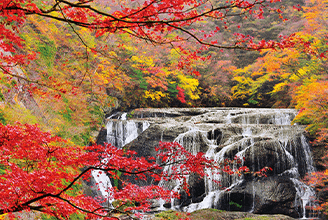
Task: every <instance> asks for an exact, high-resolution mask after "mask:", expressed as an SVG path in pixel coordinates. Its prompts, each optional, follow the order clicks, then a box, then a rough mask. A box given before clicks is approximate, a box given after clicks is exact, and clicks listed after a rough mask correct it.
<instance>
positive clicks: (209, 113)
mask: <svg viewBox="0 0 328 220" xmlns="http://www.w3.org/2000/svg"><path fill="white" fill-rule="evenodd" d="M147 111H148V112H147ZM147 111H140V112H137V111H136V113H135V115H134V116H133V117H134V118H135V119H136V118H138V119H139V118H142V117H147V120H135V119H134V120H131V119H130V118H129V119H128V117H127V114H121V115H120V116H116V117H117V118H116V119H108V122H107V125H106V128H107V142H108V143H111V144H112V145H114V146H116V147H118V148H122V147H123V146H125V145H126V144H128V143H130V142H131V141H133V140H135V139H136V138H137V137H138V136H140V135H141V136H142V133H143V131H145V130H146V129H147V128H149V127H150V125H151V124H156V125H157V127H156V129H159V130H156V132H160V133H159V134H158V135H157V136H158V138H159V139H158V141H162V140H164V141H176V142H178V143H180V144H181V145H182V146H183V147H184V148H185V149H187V150H188V151H189V152H191V153H193V154H196V153H198V152H200V151H202V150H203V151H204V149H206V150H205V151H204V153H205V156H206V157H207V158H210V159H213V160H215V161H216V162H217V163H222V162H223V161H224V159H225V158H234V157H235V156H238V157H239V158H241V159H242V163H241V164H233V169H238V167H239V166H243V165H245V166H248V167H249V169H250V170H251V171H252V172H256V171H258V170H259V169H261V168H263V167H265V166H270V167H271V168H272V172H271V173H269V174H268V176H269V177H268V178H267V179H260V178H258V177H255V175H253V176H252V175H250V174H247V175H228V174H226V173H222V172H220V170H210V169H207V170H206V173H207V177H206V178H205V179H204V183H205V184H204V185H205V189H204V195H202V200H201V201H198V202H193V201H192V199H191V202H189V204H187V205H184V206H181V205H179V201H174V200H173V199H172V200H171V205H170V206H171V208H172V209H179V210H183V211H186V212H192V211H195V210H198V209H203V208H220V209H228V210H230V209H235V208H236V207H237V208H238V207H242V208H240V210H242V211H248V212H254V213H261V212H265V210H264V211H263V210H262V209H261V207H260V206H261V205H262V204H261V201H262V200H261V198H262V197H263V199H264V200H265V199H266V200H270V199H271V200H272V201H271V200H270V201H271V203H272V204H274V200H275V199H276V198H271V197H270V196H269V195H271V194H270V193H271V192H269V191H268V192H266V189H265V187H264V183H265V184H267V183H269V184H274V182H275V181H276V182H279V181H280V182H281V184H286V186H290V187H293V188H294V189H293V190H294V191H293V190H290V191H291V192H294V194H293V193H290V196H291V198H294V206H293V205H292V206H293V207H294V209H295V210H294V211H295V213H298V216H299V217H301V218H306V217H312V216H311V215H313V214H314V213H313V211H312V214H311V210H313V207H314V206H315V202H314V200H315V192H314V190H313V189H312V188H311V187H309V186H307V185H305V184H304V183H302V182H301V181H300V179H301V178H302V177H304V175H305V174H306V173H311V172H314V171H315V168H314V166H313V161H312V157H311V151H310V145H309V144H308V141H307V140H306V137H305V136H304V127H302V126H298V125H291V121H292V119H293V118H294V117H295V116H296V111H295V110H292V109H237V108H231V109H218V108H213V109H200V110H199V112H201V113H199V114H196V113H194V112H193V113H192V114H193V115H192V116H190V115H188V111H189V112H190V111H191V110H190V109H189V110H188V109H182V110H179V109H167V110H156V109H155V110H147ZM152 111H153V112H152ZM184 114H187V116H184ZM165 115H166V116H167V117H165ZM169 115H177V117H168V116H169ZM179 115H180V117H178V116H179ZM147 121H148V122H147ZM177 127H179V129H175V128H177ZM151 129H155V127H151ZM161 129H162V130H161ZM179 130H180V132H178V133H176V136H175V138H174V139H170V140H167V134H168V132H173V131H174V132H176V131H179ZM154 132H155V131H154ZM170 135H171V133H170ZM133 143H134V142H133ZM143 143H144V142H143ZM152 143H153V142H152ZM136 145H138V142H136ZM204 146H205V147H204ZM140 147H142V146H140ZM169 169H170V168H169V167H168V168H166V171H168V172H169ZM93 174H94V177H95V180H96V181H97V183H101V184H100V190H101V193H102V194H103V195H104V196H105V197H106V196H107V197H109V195H108V188H110V187H111V185H110V180H109V178H108V176H107V175H105V174H102V175H100V174H99V173H93ZM261 181H262V182H263V183H262V182H261ZM270 181H271V182H270ZM159 184H160V185H161V186H165V184H167V183H165V182H164V181H161V182H160V183H159ZM179 184H180V183H179V182H175V183H173V184H172V182H170V183H169V184H168V185H167V187H168V188H169V189H173V190H178V188H179ZM101 187H102V188H101ZM261 187H262V188H261ZM270 187H271V188H270ZM270 187H269V188H270V190H275V189H276V188H277V187H278V185H277V186H275V185H272V186H271V185H270ZM242 189H243V190H244V191H242ZM261 190H262V191H261ZM106 193H107V194H106ZM278 193H280V192H278ZM282 193H283V192H282ZM276 196H277V198H278V197H279V196H280V197H281V196H283V195H280V194H279V195H276ZM280 197H279V198H280ZM237 199H239V200H237ZM260 200H261V201H260ZM164 203H165V202H164V201H162V200H160V201H159V207H158V209H157V210H165V209H166V208H164V205H165V204H164ZM223 203H225V204H223ZM238 203H239V204H238ZM311 207H312V208H311ZM272 210H274V208H272ZM272 210H271V211H268V212H276V211H272ZM309 210H310V211H309ZM293 215H296V214H293Z"/></svg>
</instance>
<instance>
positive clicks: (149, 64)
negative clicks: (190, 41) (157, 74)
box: [131, 55, 155, 67]
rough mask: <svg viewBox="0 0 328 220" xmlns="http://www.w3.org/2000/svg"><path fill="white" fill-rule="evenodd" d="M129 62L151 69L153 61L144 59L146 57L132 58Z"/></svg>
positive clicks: (147, 58)
mask: <svg viewBox="0 0 328 220" xmlns="http://www.w3.org/2000/svg"><path fill="white" fill-rule="evenodd" d="M131 60H132V61H134V62H136V63H139V64H144V65H146V66H147V67H153V66H154V65H155V64H154V60H153V59H152V58H151V57H146V56H142V55H141V56H132V57H131Z"/></svg>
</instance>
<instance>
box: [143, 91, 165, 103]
mask: <svg viewBox="0 0 328 220" xmlns="http://www.w3.org/2000/svg"><path fill="white" fill-rule="evenodd" d="M163 97H165V94H164V93H162V92H161V91H145V98H151V100H153V101H155V100H156V101H160V100H161V98H163Z"/></svg>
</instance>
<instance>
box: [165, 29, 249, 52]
mask: <svg viewBox="0 0 328 220" xmlns="http://www.w3.org/2000/svg"><path fill="white" fill-rule="evenodd" d="M168 25H169V26H171V27H173V28H175V29H177V30H180V31H182V32H184V33H186V34H188V35H189V36H191V37H192V38H193V39H195V40H196V41H197V42H198V43H199V44H202V45H205V46H210V47H216V48H220V49H243V50H246V49H247V50H250V49H251V50H255V49H252V48H245V47H241V46H238V45H235V46H220V45H216V44H211V43H207V42H204V41H202V40H201V39H199V38H198V37H197V36H196V35H194V34H193V33H191V32H190V31H188V30H186V29H184V28H181V27H177V26H173V25H171V24H168Z"/></svg>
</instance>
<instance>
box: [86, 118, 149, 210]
mask: <svg viewBox="0 0 328 220" xmlns="http://www.w3.org/2000/svg"><path fill="white" fill-rule="evenodd" d="M117 115H119V114H118V113H115V114H113V115H111V116H109V117H108V120H107V124H106V129H107V138H106V141H107V143H109V144H112V145H113V146H115V147H117V148H122V147H124V146H125V145H126V144H128V143H130V142H131V141H133V140H134V139H136V138H137V137H138V135H139V134H140V133H142V132H143V131H145V130H146V129H147V128H148V127H149V125H150V124H149V123H148V122H146V121H134V120H127V113H123V114H122V115H121V116H119V117H118V119H112V118H113V117H114V116H117ZM91 174H92V176H93V178H94V180H95V182H96V183H97V185H98V189H99V191H100V192H101V195H102V196H103V197H104V198H105V199H106V200H107V202H108V204H109V205H111V203H112V202H113V201H114V200H113V197H112V195H111V191H110V189H111V188H112V184H111V181H110V178H109V177H108V175H107V174H106V173H105V172H103V171H99V170H93V171H92V172H91Z"/></svg>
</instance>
